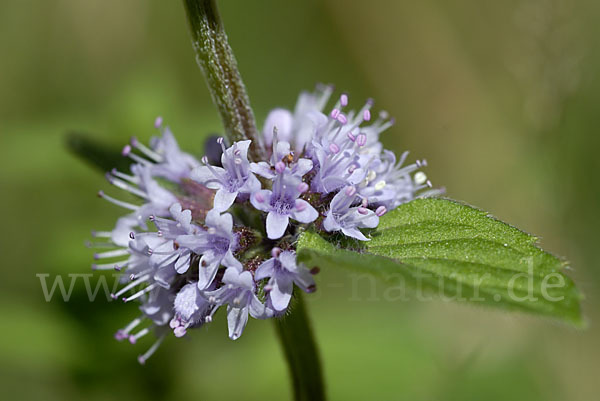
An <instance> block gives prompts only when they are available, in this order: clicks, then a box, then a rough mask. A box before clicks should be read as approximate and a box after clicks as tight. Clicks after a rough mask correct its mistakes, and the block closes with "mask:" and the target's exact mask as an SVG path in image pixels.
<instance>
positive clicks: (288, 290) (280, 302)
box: [269, 276, 294, 311]
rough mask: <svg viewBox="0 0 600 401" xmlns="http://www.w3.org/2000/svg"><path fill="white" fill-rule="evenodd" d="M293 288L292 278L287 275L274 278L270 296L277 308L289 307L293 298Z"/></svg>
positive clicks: (274, 306)
mask: <svg viewBox="0 0 600 401" xmlns="http://www.w3.org/2000/svg"><path fill="white" fill-rule="evenodd" d="M293 288H294V285H293V282H292V280H291V279H290V278H288V277H286V276H278V277H277V280H273V284H272V289H271V291H270V292H269V297H270V298H271V303H272V305H273V308H275V310H278V311H280V310H284V309H285V308H287V306H288V305H289V303H290V299H292V291H293Z"/></svg>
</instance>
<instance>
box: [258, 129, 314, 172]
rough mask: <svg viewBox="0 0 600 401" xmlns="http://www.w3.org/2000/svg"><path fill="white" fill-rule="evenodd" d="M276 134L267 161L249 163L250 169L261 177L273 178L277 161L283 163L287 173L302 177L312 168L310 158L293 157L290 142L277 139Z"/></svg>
mask: <svg viewBox="0 0 600 401" xmlns="http://www.w3.org/2000/svg"><path fill="white" fill-rule="evenodd" d="M278 136H279V135H278V133H277V132H275V133H273V137H272V142H273V151H272V153H271V157H270V158H269V162H258V163H251V164H250V169H251V170H252V172H254V173H256V174H258V175H260V176H261V177H265V178H268V179H269V180H274V179H275V177H276V176H277V171H276V166H277V165H278V163H283V166H284V167H285V169H286V171H287V172H288V173H290V174H292V175H295V176H297V177H298V178H302V177H303V176H304V174H306V173H308V172H309V171H310V170H312V168H313V162H312V161H311V160H310V159H304V158H299V159H295V158H294V156H293V152H292V151H291V149H290V144H289V143H288V142H285V141H279V140H278ZM284 160H285V162H284ZM279 166H281V164H279Z"/></svg>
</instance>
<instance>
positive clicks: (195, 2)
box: [183, 0, 263, 161]
mask: <svg viewBox="0 0 600 401" xmlns="http://www.w3.org/2000/svg"><path fill="white" fill-rule="evenodd" d="M183 3H184V6H185V10H186V12H187V17H188V22H189V26H190V32H191V35H192V45H193V47H194V50H195V52H196V61H197V62H198V65H199V66H200V69H201V70H202V72H203V73H204V76H205V78H206V82H207V84H208V88H209V89H210V93H211V96H212V99H213V102H214V103H215V105H216V106H217V109H218V110H219V113H220V114H221V119H222V120H223V125H224V126H225V132H226V134H227V137H228V138H229V140H230V141H240V140H244V139H251V140H252V146H251V148H250V158H251V159H253V160H255V161H258V160H259V159H262V158H263V157H262V156H263V146H262V138H261V137H260V135H259V134H258V130H257V128H256V121H255V120H254V114H253V112H252V108H251V107H250V100H249V99H248V94H247V93H246V88H245V86H244V83H243V82H242V78H241V76H240V72H239V71H238V68H237V62H236V61H235V57H234V55H233V51H232V50H231V47H230V46H229V43H228V42H227V35H226V34H225V29H224V28H223V23H222V22H221V18H220V16H219V11H218V10H217V5H216V1H215V0H184V1H183Z"/></svg>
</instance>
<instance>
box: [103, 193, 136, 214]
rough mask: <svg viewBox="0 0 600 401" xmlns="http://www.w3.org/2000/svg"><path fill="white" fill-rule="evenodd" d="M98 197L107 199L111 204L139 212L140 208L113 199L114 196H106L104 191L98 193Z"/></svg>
mask: <svg viewBox="0 0 600 401" xmlns="http://www.w3.org/2000/svg"><path fill="white" fill-rule="evenodd" d="M98 197H100V198H103V199H106V200H107V201H109V202H110V203H112V204H115V205H117V206H120V207H122V208H125V209H129V210H137V209H138V208H139V206H136V205H133V204H131V203H128V202H123V201H120V200H118V199H115V198H113V197H112V196H108V195H106V194H105V193H104V191H98Z"/></svg>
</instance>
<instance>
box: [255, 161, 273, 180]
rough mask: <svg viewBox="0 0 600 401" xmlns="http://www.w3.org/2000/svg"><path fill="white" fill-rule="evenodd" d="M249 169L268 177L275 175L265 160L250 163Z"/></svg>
mask: <svg viewBox="0 0 600 401" xmlns="http://www.w3.org/2000/svg"><path fill="white" fill-rule="evenodd" d="M250 171H252V172H253V173H255V174H258V175H260V176H261V177H265V178H268V179H272V178H273V177H275V173H274V170H273V169H272V168H271V165H270V164H269V163H267V162H258V163H252V164H250Z"/></svg>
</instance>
